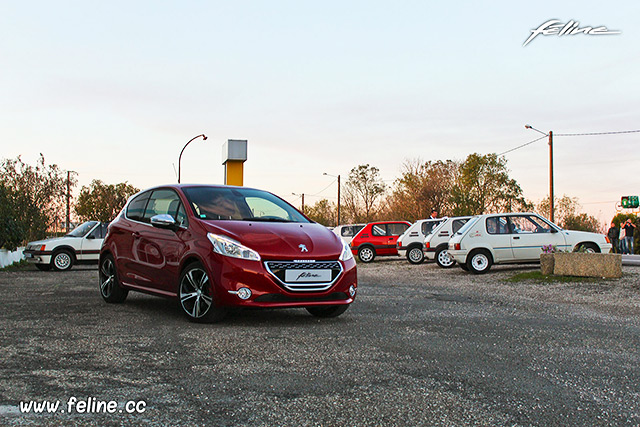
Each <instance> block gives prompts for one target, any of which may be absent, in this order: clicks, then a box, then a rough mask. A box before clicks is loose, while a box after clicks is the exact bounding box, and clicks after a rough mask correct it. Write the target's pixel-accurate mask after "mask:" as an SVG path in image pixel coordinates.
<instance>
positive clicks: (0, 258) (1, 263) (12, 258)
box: [0, 247, 24, 268]
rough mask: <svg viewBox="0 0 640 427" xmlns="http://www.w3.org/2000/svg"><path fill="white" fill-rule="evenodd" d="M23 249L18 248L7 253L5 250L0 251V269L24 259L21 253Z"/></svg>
mask: <svg viewBox="0 0 640 427" xmlns="http://www.w3.org/2000/svg"><path fill="white" fill-rule="evenodd" d="M23 250H24V247H21V248H18V250H15V251H13V252H11V251H8V250H6V249H0V268H4V267H6V266H8V265H11V264H13V263H14V262H18V261H20V260H21V259H24V255H23V254H22V251H23Z"/></svg>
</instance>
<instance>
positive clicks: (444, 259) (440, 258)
mask: <svg viewBox="0 0 640 427" xmlns="http://www.w3.org/2000/svg"><path fill="white" fill-rule="evenodd" d="M436 264H438V266H440V267H442V268H451V267H453V266H454V265H455V264H456V261H455V260H454V259H453V258H452V257H451V255H449V252H447V249H446V248H440V249H438V250H437V251H436Z"/></svg>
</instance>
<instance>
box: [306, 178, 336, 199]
mask: <svg viewBox="0 0 640 427" xmlns="http://www.w3.org/2000/svg"><path fill="white" fill-rule="evenodd" d="M336 181H338V180H337V179H334V180H333V181H331V184H329V185H327V186H326V187H324V188H323V189H322V190H320V191H318V192H317V193H316V194H309V196H317V195H319V194H321V193H322V192H323V191H325V190H326V189H327V188H329V187H331V186H332V185H333V184H334V183H335V182H336Z"/></svg>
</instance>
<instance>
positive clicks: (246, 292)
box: [229, 288, 251, 299]
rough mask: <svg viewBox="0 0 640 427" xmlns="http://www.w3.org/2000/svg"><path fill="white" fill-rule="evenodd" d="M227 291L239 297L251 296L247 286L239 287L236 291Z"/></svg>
mask: <svg viewBox="0 0 640 427" xmlns="http://www.w3.org/2000/svg"><path fill="white" fill-rule="evenodd" d="M229 293H230V294H235V295H237V296H238V298H240V299H249V298H251V289H249V288H240V289H238V290H237V291H229Z"/></svg>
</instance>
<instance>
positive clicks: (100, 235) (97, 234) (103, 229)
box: [91, 222, 109, 239]
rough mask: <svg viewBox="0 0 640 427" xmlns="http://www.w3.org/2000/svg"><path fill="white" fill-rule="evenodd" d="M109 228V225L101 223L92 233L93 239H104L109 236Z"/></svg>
mask: <svg viewBox="0 0 640 427" xmlns="http://www.w3.org/2000/svg"><path fill="white" fill-rule="evenodd" d="M108 226H109V223H105V222H103V223H100V225H99V226H97V227H96V228H95V229H94V230H93V231H92V232H91V237H93V238H94V239H104V236H106V235H107V227H108Z"/></svg>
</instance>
